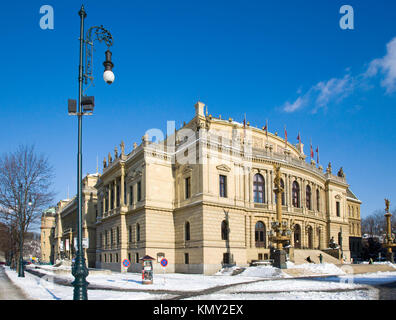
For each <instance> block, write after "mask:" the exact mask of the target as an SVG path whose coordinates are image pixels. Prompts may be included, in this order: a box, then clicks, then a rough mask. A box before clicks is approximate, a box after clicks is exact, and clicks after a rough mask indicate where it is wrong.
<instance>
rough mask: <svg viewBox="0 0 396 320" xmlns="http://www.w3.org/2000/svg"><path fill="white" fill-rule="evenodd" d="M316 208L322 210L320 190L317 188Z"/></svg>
mask: <svg viewBox="0 0 396 320" xmlns="http://www.w3.org/2000/svg"><path fill="white" fill-rule="evenodd" d="M316 210H318V211H320V191H319V189H316Z"/></svg>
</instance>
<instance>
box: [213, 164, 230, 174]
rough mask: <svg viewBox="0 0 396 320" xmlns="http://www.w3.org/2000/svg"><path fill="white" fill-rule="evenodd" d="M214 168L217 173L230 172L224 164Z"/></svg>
mask: <svg viewBox="0 0 396 320" xmlns="http://www.w3.org/2000/svg"><path fill="white" fill-rule="evenodd" d="M216 168H217V170H219V171H224V172H230V171H231V168H230V167H229V166H227V165H225V164H221V165H218V166H217V167H216Z"/></svg>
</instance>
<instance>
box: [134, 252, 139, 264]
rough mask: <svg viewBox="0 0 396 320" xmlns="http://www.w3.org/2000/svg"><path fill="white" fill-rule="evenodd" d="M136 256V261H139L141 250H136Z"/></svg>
mask: <svg viewBox="0 0 396 320" xmlns="http://www.w3.org/2000/svg"><path fill="white" fill-rule="evenodd" d="M135 258H136V263H139V252H136V254H135Z"/></svg>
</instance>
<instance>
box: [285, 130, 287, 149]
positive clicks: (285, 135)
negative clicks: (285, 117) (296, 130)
mask: <svg viewBox="0 0 396 320" xmlns="http://www.w3.org/2000/svg"><path fill="white" fill-rule="evenodd" d="M285 148H287V130H286V126H285Z"/></svg>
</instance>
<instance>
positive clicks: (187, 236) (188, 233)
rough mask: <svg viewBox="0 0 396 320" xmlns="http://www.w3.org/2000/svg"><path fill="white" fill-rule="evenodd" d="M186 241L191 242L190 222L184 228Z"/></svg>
mask: <svg viewBox="0 0 396 320" xmlns="http://www.w3.org/2000/svg"><path fill="white" fill-rule="evenodd" d="M184 240H186V241H188V240H190V222H188V221H187V222H186V224H185V227H184Z"/></svg>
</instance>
